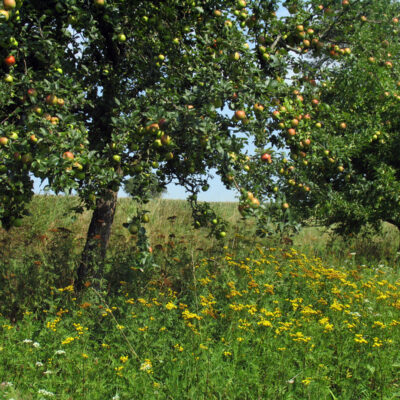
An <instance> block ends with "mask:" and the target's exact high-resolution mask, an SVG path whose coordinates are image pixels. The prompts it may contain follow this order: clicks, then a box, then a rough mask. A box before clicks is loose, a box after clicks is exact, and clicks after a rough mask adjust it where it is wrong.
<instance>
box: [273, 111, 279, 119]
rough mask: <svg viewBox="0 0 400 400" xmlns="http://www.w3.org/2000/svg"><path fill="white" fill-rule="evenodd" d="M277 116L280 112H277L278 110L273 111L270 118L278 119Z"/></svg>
mask: <svg viewBox="0 0 400 400" xmlns="http://www.w3.org/2000/svg"><path fill="white" fill-rule="evenodd" d="M279 115H280V112H279V111H278V110H275V111H273V113H272V116H273V117H274V118H278V117H279Z"/></svg>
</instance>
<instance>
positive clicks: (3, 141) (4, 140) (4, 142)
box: [0, 136, 8, 146]
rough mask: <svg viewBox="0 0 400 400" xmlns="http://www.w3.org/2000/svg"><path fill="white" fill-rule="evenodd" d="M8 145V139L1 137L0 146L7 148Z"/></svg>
mask: <svg viewBox="0 0 400 400" xmlns="http://www.w3.org/2000/svg"><path fill="white" fill-rule="evenodd" d="M7 143H8V138H6V137H5V136H3V137H0V145H1V146H7Z"/></svg>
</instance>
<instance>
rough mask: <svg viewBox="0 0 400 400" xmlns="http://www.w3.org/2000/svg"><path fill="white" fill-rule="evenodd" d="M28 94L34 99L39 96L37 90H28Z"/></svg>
mask: <svg viewBox="0 0 400 400" xmlns="http://www.w3.org/2000/svg"><path fill="white" fill-rule="evenodd" d="M27 93H28V96H32V97H36V96H37V91H36V89H35V88H30V89H28V91H27Z"/></svg>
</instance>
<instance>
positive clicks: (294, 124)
mask: <svg viewBox="0 0 400 400" xmlns="http://www.w3.org/2000/svg"><path fill="white" fill-rule="evenodd" d="M291 124H292V126H293V128H295V127H296V126H297V125H299V120H298V119H297V118H293V119H292V121H291Z"/></svg>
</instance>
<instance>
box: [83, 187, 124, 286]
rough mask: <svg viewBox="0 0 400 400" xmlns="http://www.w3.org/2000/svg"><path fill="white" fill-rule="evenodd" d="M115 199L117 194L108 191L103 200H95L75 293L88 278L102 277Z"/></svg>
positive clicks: (115, 203) (115, 204)
mask: <svg viewBox="0 0 400 400" xmlns="http://www.w3.org/2000/svg"><path fill="white" fill-rule="evenodd" d="M117 197H118V192H114V191H112V190H110V191H108V192H107V193H106V195H105V196H104V197H103V198H100V199H97V203H96V208H95V210H94V211H93V215H92V220H91V222H90V225H89V229H88V233H87V237H86V244H85V247H84V249H83V252H82V257H81V263H80V265H79V267H78V271H77V280H76V282H75V290H76V291H77V292H79V291H81V290H82V289H83V288H84V287H85V284H86V282H87V279H88V278H91V279H92V278H94V279H100V278H102V277H103V272H104V259H105V257H106V251H107V246H108V242H109V240H110V234H111V226H112V223H113V221H114V215H115V209H116V206H117Z"/></svg>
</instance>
